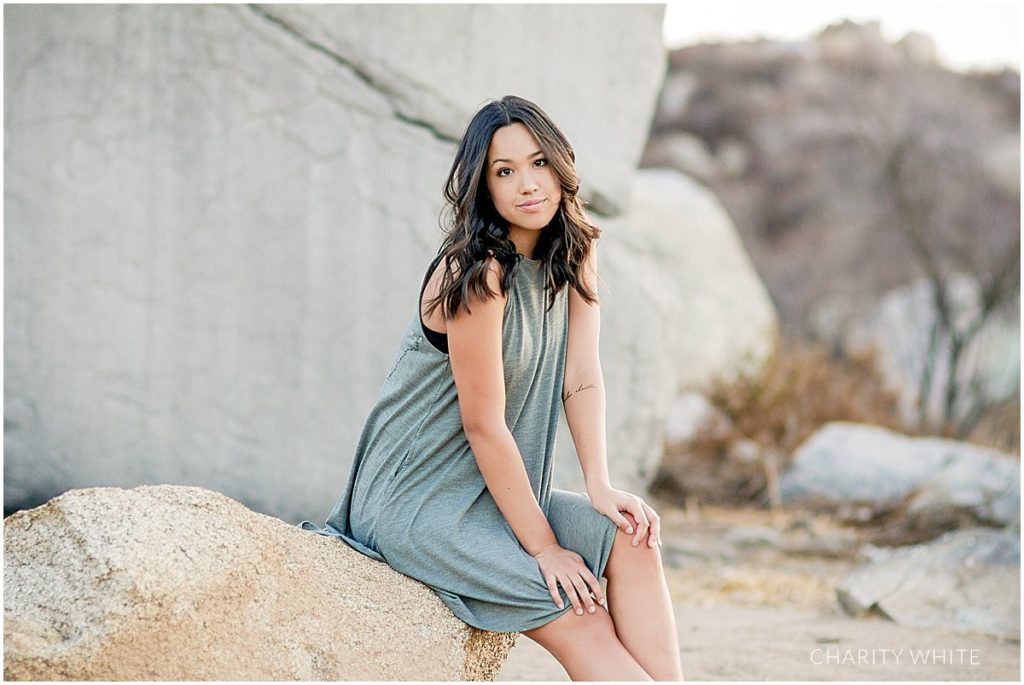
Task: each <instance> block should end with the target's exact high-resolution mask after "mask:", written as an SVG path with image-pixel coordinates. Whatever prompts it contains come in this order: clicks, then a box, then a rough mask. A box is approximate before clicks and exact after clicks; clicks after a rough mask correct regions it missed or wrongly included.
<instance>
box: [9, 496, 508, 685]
mask: <svg viewBox="0 0 1024 685" xmlns="http://www.w3.org/2000/svg"><path fill="white" fill-rule="evenodd" d="M515 638H516V634H514V633H492V632H487V631H480V630H477V629H475V628H472V627H470V626H467V625H466V624H465V623H463V622H462V621H460V620H459V619H457V618H456V617H455V616H454V615H453V614H452V613H451V611H449V610H448V608H447V607H446V606H445V605H444V604H443V603H442V602H441V601H440V599H438V598H437V595H436V594H435V593H434V592H433V591H432V590H431V589H430V588H428V587H426V586H425V585H422V584H421V583H419V582H417V581H415V580H413V579H411V578H408V577H406V576H404V575H402V574H400V573H397V572H395V571H394V570H392V569H391V568H390V567H389V566H388V565H387V564H384V563H380V562H377V561H374V560H373V559H370V558H368V557H365V556H363V555H362V554H360V553H359V552H357V551H355V550H353V549H351V548H350V547H348V546H347V545H344V544H339V543H338V542H337V541H336V540H329V539H326V538H323V537H321V536H317V535H312V534H307V533H305V532H303V531H301V530H297V529H296V528H295V527H294V526H291V525H289V524H286V523H284V522H283V521H279V520H276V519H274V518H271V517H269V516H264V515H262V514H258V513H255V512H252V511H250V510H248V509H247V508H246V507H244V506H243V505H241V504H240V503H238V502H236V501H234V500H231V499H229V498H227V497H224V496H223V495H220V494H218V493H215V492H211V491H209V490H205V489H203V488H196V487H180V486H169V485H161V486H143V487H137V488H133V489H131V490H122V489H119V488H90V489H85V490H71V491H69V492H67V493H65V494H63V495H61V496H60V497H57V498H55V499H53V500H51V501H49V502H47V503H46V504H45V505H43V506H41V507H38V508H35V509H30V510H24V511H20V512H17V513H16V514H13V515H12V516H9V517H7V518H6V519H4V679H5V680H447V681H451V680H493V678H494V676H495V675H496V674H497V673H498V671H499V670H500V668H501V664H502V662H503V661H504V659H505V657H506V656H507V654H508V652H509V650H510V649H511V648H512V646H513V645H514V642H515Z"/></svg>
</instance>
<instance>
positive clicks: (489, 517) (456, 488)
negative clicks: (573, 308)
mask: <svg viewBox="0 0 1024 685" xmlns="http://www.w3.org/2000/svg"><path fill="white" fill-rule="evenodd" d="M437 263H438V260H437V258H435V260H434V262H433V263H432V264H431V269H428V271H427V275H426V276H425V277H424V279H423V284H424V285H426V283H427V282H428V279H429V276H430V273H431V270H432V269H433V267H434V266H435V265H436V264H437ZM515 268H516V274H515V278H514V284H513V286H512V287H511V288H510V289H509V292H508V301H507V303H506V306H505V315H504V324H503V329H502V358H503V366H504V376H505V391H506V406H505V421H506V424H507V425H508V427H509V429H510V430H511V432H512V435H513V437H514V438H515V441H516V444H517V445H518V447H519V451H520V452H521V454H522V457H523V462H524V463H525V465H526V471H527V473H528V474H529V478H530V486H531V488H532V490H533V494H534V496H535V497H536V498H537V501H538V503H539V504H540V507H541V509H542V510H543V511H544V513H545V515H546V516H547V518H548V521H549V523H550V524H551V528H552V530H553V531H554V533H555V537H556V538H557V539H558V543H559V544H560V545H561V546H562V547H565V548H566V549H570V550H572V551H574V552H576V553H578V554H579V555H580V556H582V557H583V559H584V560H585V562H586V564H587V567H588V568H589V569H590V570H591V571H592V572H593V573H594V575H596V576H597V577H598V578H600V577H601V576H602V575H603V574H604V569H605V566H606V564H607V562H608V555H609V553H610V552H611V549H612V541H613V540H614V538H615V531H616V526H615V524H614V523H613V522H612V520H611V519H610V518H608V517H607V516H605V515H604V514H601V513H600V512H598V511H597V510H596V509H594V508H593V507H592V506H591V504H590V500H589V498H588V497H587V496H586V495H585V494H582V493H576V492H569V491H565V490H558V489H555V488H552V487H551V473H552V464H553V460H554V445H555V433H556V430H557V428H558V413H559V410H560V407H561V393H562V373H563V370H564V368H565V353H566V341H567V335H568V293H569V289H568V287H566V288H565V289H563V290H562V292H561V293H559V295H558V297H557V298H556V299H555V303H554V306H553V307H552V308H551V310H550V311H547V312H546V311H545V305H546V301H545V299H546V298H545V294H546V291H545V271H544V268H543V263H542V262H541V260H539V259H538V260H530V259H525V258H522V259H521V261H520V262H519V264H518V265H517V266H516V267H515ZM421 297H422V288H421ZM298 525H299V526H300V527H301V528H302V529H303V530H308V531H312V532H315V533H319V534H321V535H330V536H334V537H337V538H340V539H341V540H342V541H344V542H345V543H347V544H348V545H349V546H351V547H352V548H354V549H356V550H358V551H359V552H362V553H363V554H365V555H366V556H369V557H371V558H373V559H376V560H377V561H384V562H386V563H387V564H388V565H390V566H391V567H392V568H394V569H395V570H396V571H398V572H400V573H403V574H405V575H407V576H410V577H412V578H415V579H416V580H418V581H420V582H422V583H424V584H426V585H427V586H429V587H430V588H431V589H433V590H434V591H435V592H436V593H437V595H438V596H439V597H440V599H441V600H442V601H443V602H444V603H445V604H446V605H447V606H448V607H450V608H451V610H452V612H453V613H454V614H455V615H456V616H458V617H459V618H460V619H461V620H462V621H464V622H465V623H468V624H469V625H471V626H474V627H476V628H481V629H484V630H492V631H498V632H521V631H524V630H529V629H531V628H536V627H537V626H541V625H543V624H545V623H548V622H549V621H552V620H554V619H556V618H558V617H559V616H561V615H562V614H563V613H565V612H566V611H571V610H572V605H571V603H570V602H569V597H568V595H567V594H566V592H565V590H564V588H562V586H561V584H560V583H558V591H559V594H560V595H561V597H562V602H563V607H562V608H559V607H558V606H557V605H556V604H555V602H554V599H553V598H552V596H551V593H550V591H549V590H548V587H547V583H546V582H545V581H544V576H543V574H542V573H541V571H540V567H539V566H538V564H537V560H536V559H534V558H533V557H532V556H530V554H529V553H528V552H527V551H526V550H525V549H524V548H523V547H522V545H521V544H520V543H519V540H518V539H517V538H516V535H515V533H514V532H513V530H512V527H511V526H509V524H508V522H507V521H506V520H505V517H504V515H503V514H502V513H501V510H500V509H498V506H497V504H496V503H495V501H494V499H493V498H492V497H491V495H490V492H489V491H488V489H487V485H486V483H485V482H484V479H483V476H482V475H481V473H480V470H479V468H478V466H477V463H476V459H475V458H474V456H473V452H472V451H471V449H470V446H469V442H468V440H467V439H466V435H465V433H464V432H463V430H462V421H461V416H460V413H459V402H458V395H457V393H456V387H455V381H454V378H453V376H452V369H451V364H450V363H449V358H448V355H447V354H446V353H445V352H442V351H441V350H440V349H438V348H436V347H434V345H433V344H432V343H431V342H430V341H429V340H428V339H427V338H426V337H425V336H424V334H423V329H422V319H421V318H420V309H419V300H417V302H416V307H415V312H414V314H413V316H412V319H411V320H410V321H409V325H408V326H407V327H406V329H405V333H404V334H403V336H402V339H401V342H400V344H399V346H398V351H397V353H396V354H395V357H394V361H393V362H392V365H391V369H390V371H389V372H388V374H387V377H386V378H385V380H384V384H383V387H382V388H381V390H380V394H379V396H378V397H377V400H376V403H375V405H374V407H373V408H372V410H371V411H370V414H369V416H368V417H367V419H366V423H365V424H364V426H363V429H362V434H361V436H360V438H359V442H358V444H357V446H356V451H355V455H354V458H353V461H352V468H351V471H350V474H349V478H348V484H347V486H346V487H345V490H344V492H343V493H342V494H341V496H340V497H339V498H338V500H337V503H336V504H335V505H334V508H333V510H332V511H331V513H330V514H329V516H328V517H327V521H326V526H325V527H323V528H320V527H318V526H315V525H313V524H312V523H311V522H310V521H302V522H301V523H300V524H298Z"/></svg>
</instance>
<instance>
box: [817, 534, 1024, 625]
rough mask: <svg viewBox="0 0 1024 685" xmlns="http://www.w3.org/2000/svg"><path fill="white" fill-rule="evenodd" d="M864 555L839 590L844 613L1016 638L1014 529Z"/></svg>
mask: <svg viewBox="0 0 1024 685" xmlns="http://www.w3.org/2000/svg"><path fill="white" fill-rule="evenodd" d="M865 554H866V556H868V557H869V558H870V559H871V561H870V562H869V563H867V564H865V565H864V566H863V567H861V568H859V569H856V570H855V571H853V572H851V573H849V574H848V575H847V576H846V577H845V578H843V580H842V581H841V583H840V585H839V587H838V588H837V597H838V599H839V602H840V604H841V605H842V606H843V608H844V609H845V610H846V611H847V612H848V613H850V614H853V615H860V614H862V613H865V612H868V611H872V610H877V611H878V612H879V613H881V614H882V615H884V616H885V617H887V618H889V619H891V620H893V621H895V622H897V623H903V624H907V625H914V626H921V627H929V628H932V627H943V628H947V629H952V630H960V631H973V632H981V633H985V634H988V635H994V636H997V637H1001V638H1005V639H1011V640H1018V641H1019V640H1020V532H1019V531H999V530H991V529H985V528H968V529H964V530H958V531H953V532H949V533H946V534H944V535H942V536H941V537H939V538H938V539H936V540H934V541H933V542H930V543H928V544H922V545H911V546H907V547H901V548H898V549H874V550H870V549H869V550H866V551H865Z"/></svg>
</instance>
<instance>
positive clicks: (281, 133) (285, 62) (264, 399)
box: [4, 4, 666, 522]
mask: <svg viewBox="0 0 1024 685" xmlns="http://www.w3.org/2000/svg"><path fill="white" fill-rule="evenodd" d="M663 14H664V6H662V5H653V4H652V5H534V6H531V7H530V8H529V11H524V8H521V7H513V6H503V5H478V6H473V7H472V8H471V9H467V8H466V7H463V6H456V5H451V6H445V5H352V4H343V5H218V4H192V5H168V4H165V5H131V4H125V5H74V4H66V5H53V4H51V5H24V4H23V5H16V6H10V7H7V8H6V11H5V13H4V30H5V34H4V37H5V40H6V43H5V45H6V57H7V61H6V68H7V71H8V73H9V74H12V75H16V77H15V78H12V79H11V80H10V81H9V82H8V84H7V94H8V96H9V97H8V98H7V103H8V104H7V106H6V107H5V112H4V130H5V141H6V142H5V150H4V153H5V156H4V162H5V172H6V182H5V197H6V200H7V201H6V203H5V209H4V214H5V216H4V225H5V229H6V230H5V234H4V240H5V248H6V254H7V257H8V258H7V260H6V264H7V271H6V275H5V285H6V291H5V302H6V309H5V322H4V323H5V330H4V335H5V360H4V362H5V384H4V394H5V404H4V423H5V445H4V450H5V464H4V469H5V471H4V501H5V505H6V506H7V508H8V509H7V511H10V510H11V509H12V508H23V507H29V506H35V505H37V504H40V503H42V502H44V501H46V500H47V499H50V498H52V497H53V496H55V495H58V494H60V493H61V492H64V491H65V490H67V489H69V488H75V487H85V486H89V485H94V484H103V485H116V486H122V487H130V486H134V485H137V484H139V483H182V482H189V483H196V484H201V485H203V486H205V487H209V488H211V489H214V490H216V491H218V492H223V493H225V494H226V495H228V496H231V497H236V498H243V497H244V498H246V503H247V504H248V505H249V506H251V507H253V508H254V509H258V510H260V511H264V512H267V513H273V514H274V515H276V516H280V517H281V518H283V519H285V520H288V521H293V522H297V521H298V520H300V519H302V518H304V517H309V516H310V515H315V514H316V513H317V512H321V513H323V512H326V511H327V510H329V508H330V506H331V504H332V503H333V502H334V500H335V499H336V498H337V496H338V493H339V492H340V490H341V489H342V487H343V486H344V483H345V480H346V478H345V475H346V473H347V471H348V468H349V466H350V464H351V459H352V452H353V450H354V448H355V445H356V442H357V439H358V436H359V430H360V428H361V427H362V424H363V421H364V420H365V418H366V415H367V412H368V411H369V409H370V406H371V405H372V403H373V401H374V398H375V397H376V394H377V392H378V390H379V388H380V383H381V381H382V379H383V377H384V375H385V373H386V371H387V368H388V364H389V363H390V361H391V360H392V355H393V354H394V350H395V346H396V345H397V344H398V339H399V335H400V333H401V331H402V329H403V327H404V326H405V324H406V323H407V322H408V320H409V319H410V318H411V317H412V316H413V315H414V313H415V311H416V293H417V291H418V286H419V285H420V279H421V278H422V276H423V270H424V269H425V268H426V266H427V263H428V262H429V259H430V256H431V255H432V253H433V250H434V249H435V248H436V247H437V245H438V244H439V243H440V241H441V239H442V234H441V232H440V230H439V228H438V226H437V218H438V211H439V210H440V209H441V205H442V196H441V191H442V188H443V185H444V180H445V178H446V174H447V172H448V170H449V166H450V164H451V162H452V159H453V157H454V152H455V144H456V139H457V136H458V135H459V134H460V133H461V132H462V129H463V128H464V127H465V125H466V123H467V122H468V120H469V117H470V116H471V115H472V113H473V112H475V111H476V110H477V109H478V108H479V107H480V106H481V105H482V104H483V103H484V101H485V100H487V99H490V98H495V97H500V96H502V95H505V94H508V93H516V94H520V95H523V96H525V97H528V98H530V99H532V100H534V101H536V102H537V103H538V104H540V105H541V106H542V107H543V108H544V109H545V110H546V111H548V112H549V113H550V114H551V115H552V116H553V117H554V118H555V119H556V121H558V123H559V125H560V126H561V127H562V128H563V130H564V131H565V133H566V134H567V135H568V136H569V138H570V139H571V140H572V141H573V144H574V146H575V148H576V152H577V155H578V168H579V170H580V173H581V176H582V179H583V181H582V182H583V186H582V190H581V192H582V193H583V196H584V197H585V198H586V199H587V201H588V202H590V203H591V209H593V211H594V212H595V214H596V215H597V217H596V218H597V219H598V220H600V218H601V217H602V216H608V215H611V214H614V213H616V212H624V211H627V209H628V208H627V207H626V202H625V200H626V198H628V197H629V193H628V188H629V184H630V183H631V176H632V173H633V170H634V169H635V167H636V163H637V160H638V159H639V157H640V155H641V152H642V148H643V145H644V142H645V140H646V137H647V131H648V129H649V123H650V119H651V116H652V113H653V111H654V108H655V105H656V101H657V96H658V88H659V84H660V82H661V79H662V77H663V75H664V69H665V59H666V53H665V48H664V46H663V44H662V39H661V31H662V27H661V24H662V17H663ZM512 44H514V45H515V48H514V49H506V48H503V47H496V46H499V45H512ZM43 46H45V48H44V47H43ZM524 55H528V56H529V57H528V59H527V60H526V61H524V60H523V56H524ZM550 65H559V68H558V69H557V70H551V69H550V68H549V67H550ZM567 84H571V85H570V86H569V87H567ZM610 133H613V135H610ZM607 362H608V363H609V365H610V366H614V365H618V364H620V363H625V362H624V361H621V362H620V361H619V360H617V359H614V358H607ZM643 401H647V400H646V399H644V400H643ZM633 454H634V453H633V452H632V451H629V452H627V454H626V455H624V456H626V457H629V458H632V455H633ZM143 455H144V458H143ZM297 493H302V496H301V497H299V496H297Z"/></svg>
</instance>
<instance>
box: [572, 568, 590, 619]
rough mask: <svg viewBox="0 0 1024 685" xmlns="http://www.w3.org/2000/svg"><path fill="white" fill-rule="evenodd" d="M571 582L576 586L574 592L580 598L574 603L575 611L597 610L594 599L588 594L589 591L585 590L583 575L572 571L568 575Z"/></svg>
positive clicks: (585, 584)
mask: <svg viewBox="0 0 1024 685" xmlns="http://www.w3.org/2000/svg"><path fill="white" fill-rule="evenodd" d="M569 579H570V580H571V581H572V584H573V585H574V586H575V588H576V594H577V596H578V597H579V599H580V602H579V604H577V605H576V613H577V614H582V613H583V612H584V611H586V612H588V613H594V612H595V611H597V607H596V606H594V600H593V598H592V597H591V596H590V591H589V590H587V583H586V581H585V580H583V577H582V576H581V575H580V573H579V572H577V573H573V574H571V575H570V576H569Z"/></svg>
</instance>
